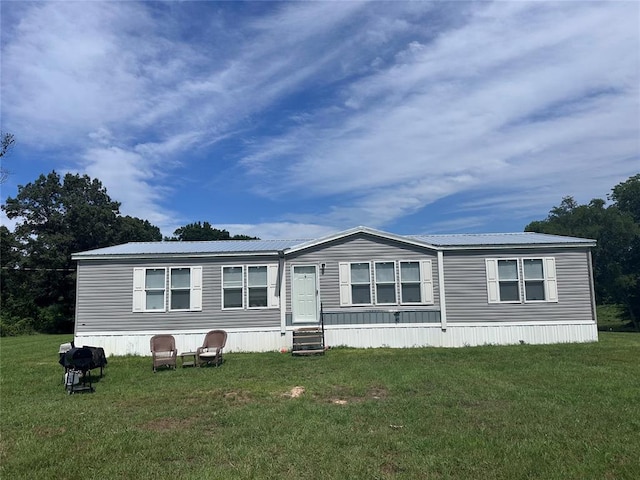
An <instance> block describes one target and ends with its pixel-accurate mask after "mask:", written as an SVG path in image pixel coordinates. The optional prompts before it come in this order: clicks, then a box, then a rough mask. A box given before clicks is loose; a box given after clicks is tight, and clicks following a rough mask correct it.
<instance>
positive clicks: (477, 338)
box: [325, 322, 598, 348]
mask: <svg viewBox="0 0 640 480" xmlns="http://www.w3.org/2000/svg"><path fill="white" fill-rule="evenodd" d="M362 327H363V326H362V325H358V326H355V325H354V326H353V327H352V326H341V327H338V328H328V329H327V330H326V331H325V338H326V344H327V345H328V346H332V347H337V346H346V347H356V348H371V347H373V348H376V347H391V348H408V347H468V346H469V347H470V346H478V345H510V344H519V343H528V344H550V343H583V342H597V341H598V331H597V326H596V324H595V323H592V322H588V323H587V322H585V323H567V324H564V323H563V324H558V323H551V322H549V323H547V322H539V323H536V324H522V323H482V324H455V323H454V324H451V323H449V325H448V327H447V329H446V331H443V330H442V329H441V328H440V326H439V325H437V324H436V325H434V324H425V325H420V326H416V325H407V324H397V325H384V326H383V325H371V326H370V328H362ZM364 327H366V326H364Z"/></svg>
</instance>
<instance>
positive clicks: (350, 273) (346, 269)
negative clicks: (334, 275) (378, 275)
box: [339, 262, 371, 305]
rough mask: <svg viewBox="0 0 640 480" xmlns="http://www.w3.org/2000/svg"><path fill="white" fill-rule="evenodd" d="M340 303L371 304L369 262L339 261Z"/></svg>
mask: <svg viewBox="0 0 640 480" xmlns="http://www.w3.org/2000/svg"><path fill="white" fill-rule="evenodd" d="M339 270H340V272H339V275H340V305H371V271H370V265H369V262H359V263H348V262H344V263H340V265H339Z"/></svg>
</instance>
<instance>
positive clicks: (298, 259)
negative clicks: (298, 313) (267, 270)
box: [286, 234, 439, 318]
mask: <svg viewBox="0 0 640 480" xmlns="http://www.w3.org/2000/svg"><path fill="white" fill-rule="evenodd" d="M390 260H396V261H402V260H414V261H419V260H431V269H432V278H433V294H434V303H433V304H431V305H404V306H403V305H400V304H398V305H366V306H362V307H354V306H349V307H346V306H344V307H341V306H340V277H339V264H340V262H372V268H371V285H372V286H373V285H374V283H373V282H374V277H373V262H376V261H390ZM321 264H324V265H325V270H324V274H323V273H322V272H321V270H320V265H321ZM292 265H316V266H317V269H318V278H319V290H320V301H321V302H322V305H323V307H324V310H325V312H331V311H342V312H345V313H346V312H350V313H353V312H359V311H375V310H382V311H388V310H399V309H401V310H422V309H427V310H434V309H435V310H437V307H438V304H439V293H438V265H437V259H436V254H435V252H433V251H431V250H428V249H426V248H420V247H417V246H413V245H408V244H403V243H400V242H394V241H392V240H387V239H381V238H377V237H372V236H369V235H366V234H359V235H356V236H352V237H347V238H343V239H339V240H336V241H334V242H330V243H327V244H323V245H321V246H318V247H315V248H311V249H309V250H305V251H303V252H300V253H299V254H296V255H293V256H291V257H289V258H288V260H287V271H286V276H287V285H286V286H287V295H286V298H287V312H288V313H291V286H292V285H291V283H292V273H291V267H292ZM398 276H399V273H398V272H396V282H397V283H396V286H397V288H396V298H397V299H400V292H399V289H400V283H399V278H398ZM354 318H355V317H354Z"/></svg>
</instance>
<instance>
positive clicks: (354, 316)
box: [287, 308, 440, 327]
mask: <svg viewBox="0 0 640 480" xmlns="http://www.w3.org/2000/svg"><path fill="white" fill-rule="evenodd" d="M383 323H386V324H389V323H440V311H439V310H405V309H404V308H401V309H400V308H399V309H397V311H391V309H390V310H389V311H381V310H363V311H358V312H351V311H333V312H326V311H325V312H324V324H325V326H332V325H372V324H383ZM287 325H288V326H291V325H293V322H292V315H291V314H290V313H288V314H287ZM295 326H296V327H298V326H300V324H298V323H296V325H295Z"/></svg>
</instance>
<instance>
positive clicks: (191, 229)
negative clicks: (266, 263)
mask: <svg viewBox="0 0 640 480" xmlns="http://www.w3.org/2000/svg"><path fill="white" fill-rule="evenodd" d="M173 235H174V236H173V237H169V238H165V240H169V241H183V242H197V241H210V240H257V237H249V236H247V235H234V236H231V235H230V234H229V232H228V231H227V230H218V229H217V228H213V226H211V224H210V223H209V222H204V223H200V222H196V223H189V224H187V225H185V226H184V227H180V228H177V229H176V230H175V231H174V232H173Z"/></svg>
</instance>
